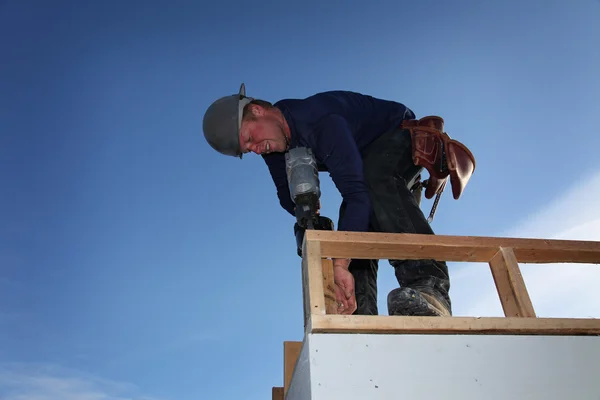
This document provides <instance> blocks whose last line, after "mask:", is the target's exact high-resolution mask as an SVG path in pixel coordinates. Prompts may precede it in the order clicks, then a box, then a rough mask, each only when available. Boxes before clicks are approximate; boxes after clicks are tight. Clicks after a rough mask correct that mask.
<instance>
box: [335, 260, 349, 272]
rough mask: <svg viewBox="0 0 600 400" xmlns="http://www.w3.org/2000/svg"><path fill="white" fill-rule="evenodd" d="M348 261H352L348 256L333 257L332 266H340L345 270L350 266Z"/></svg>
mask: <svg viewBox="0 0 600 400" xmlns="http://www.w3.org/2000/svg"><path fill="white" fill-rule="evenodd" d="M350 261H352V260H351V259H350V258H334V259H333V267H334V268H336V267H340V268H344V269H346V270H347V269H348V268H349V267H350Z"/></svg>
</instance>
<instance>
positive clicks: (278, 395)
mask: <svg viewBox="0 0 600 400" xmlns="http://www.w3.org/2000/svg"><path fill="white" fill-rule="evenodd" d="M271 399H272V400H283V399H284V396H283V388H282V387H273V388H272V389H271Z"/></svg>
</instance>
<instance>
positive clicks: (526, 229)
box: [452, 173, 600, 318]
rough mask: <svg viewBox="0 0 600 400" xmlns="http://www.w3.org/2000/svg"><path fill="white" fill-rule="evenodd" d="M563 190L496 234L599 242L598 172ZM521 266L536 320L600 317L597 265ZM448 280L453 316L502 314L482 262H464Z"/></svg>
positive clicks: (599, 199)
mask: <svg viewBox="0 0 600 400" xmlns="http://www.w3.org/2000/svg"><path fill="white" fill-rule="evenodd" d="M566 189H568V190H567V191H566V194H565V195H563V196H562V197H560V198H558V199H557V200H556V201H554V202H553V203H552V204H549V205H546V206H545V207H542V208H541V210H540V211H539V212H538V213H536V214H535V215H531V216H529V217H528V218H526V219H525V220H524V221H522V222H521V223H520V224H518V225H517V226H516V227H515V228H514V229H511V230H509V231H508V232H503V233H500V234H499V235H498V236H507V237H527V238H546V239H568V240H593V241H600V208H598V207H597V204H598V202H599V201H600V173H597V174H595V175H593V176H591V177H589V178H586V179H585V180H582V181H581V182H579V183H577V184H574V185H573V186H572V187H569V188H566ZM455 265H456V264H455ZM520 267H521V271H522V274H523V278H524V280H525V284H526V286H527V289H528V291H529V295H530V297H531V301H532V303H533V306H534V308H535V311H536V314H537V316H539V317H567V318H599V317H600V291H598V282H600V265H593V264H574V263H570V264H520ZM452 278H453V279H452V297H453V300H454V301H453V303H454V315H465V316H503V315H504V313H503V311H502V308H501V305H500V300H499V299H498V294H497V292H496V288H495V286H494V281H493V279H492V275H491V272H490V270H489V267H488V266H487V264H484V263H477V264H473V263H469V264H465V265H464V267H463V268H460V269H455V272H454V274H453V275H452Z"/></svg>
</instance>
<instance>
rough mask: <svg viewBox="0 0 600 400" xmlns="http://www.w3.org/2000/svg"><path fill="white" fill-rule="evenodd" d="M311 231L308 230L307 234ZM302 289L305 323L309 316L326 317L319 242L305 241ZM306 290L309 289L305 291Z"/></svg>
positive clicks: (303, 246) (303, 247)
mask: <svg viewBox="0 0 600 400" xmlns="http://www.w3.org/2000/svg"><path fill="white" fill-rule="evenodd" d="M308 231H310V229H309V230H307V232H308ZM302 280H303V282H302V287H303V296H304V322H305V326H306V325H307V322H308V319H309V318H310V317H309V315H310V314H313V315H315V314H316V315H325V293H324V292H323V265H322V261H321V245H320V243H319V242H315V241H308V240H304V243H303V245H302ZM305 288H308V290H307V289H305Z"/></svg>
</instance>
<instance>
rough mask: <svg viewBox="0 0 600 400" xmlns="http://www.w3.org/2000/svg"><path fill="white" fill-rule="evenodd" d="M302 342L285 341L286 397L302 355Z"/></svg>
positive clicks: (284, 389)
mask: <svg viewBox="0 0 600 400" xmlns="http://www.w3.org/2000/svg"><path fill="white" fill-rule="evenodd" d="M301 350H302V342H283V393H284V397H285V395H286V394H287V391H288V389H289V388H290V383H291V382H292V376H293V375H294V368H296V362H297V361H298V357H300V351H301Z"/></svg>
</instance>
